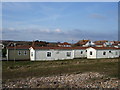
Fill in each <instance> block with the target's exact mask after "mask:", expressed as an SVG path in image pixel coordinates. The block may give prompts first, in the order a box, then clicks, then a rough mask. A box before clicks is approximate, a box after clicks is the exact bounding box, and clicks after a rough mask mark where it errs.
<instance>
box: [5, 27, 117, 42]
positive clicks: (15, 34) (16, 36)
mask: <svg viewBox="0 0 120 90" xmlns="http://www.w3.org/2000/svg"><path fill="white" fill-rule="evenodd" d="M117 37H118V36H117V32H116V33H113V32H109V33H102V32H98V31H96V32H95V31H94V32H93V31H90V30H80V29H74V30H68V31H61V32H55V31H53V30H40V29H28V30H24V29H23V30H22V29H21V30H17V29H15V30H13V31H10V30H9V29H5V30H3V39H13V40H36V39H39V40H45V41H68V42H71V41H72V40H74V41H78V40H80V39H90V40H105V39H106V40H116V39H117Z"/></svg>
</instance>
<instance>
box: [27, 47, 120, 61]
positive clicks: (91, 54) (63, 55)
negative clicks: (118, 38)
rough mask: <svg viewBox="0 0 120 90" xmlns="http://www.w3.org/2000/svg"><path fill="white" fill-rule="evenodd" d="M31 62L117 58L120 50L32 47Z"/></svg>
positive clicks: (113, 48)
mask: <svg viewBox="0 0 120 90" xmlns="http://www.w3.org/2000/svg"><path fill="white" fill-rule="evenodd" d="M29 49H30V60H31V61H41V60H64V59H74V58H87V59H97V58H117V57H119V56H120V48H115V47H30V48H29Z"/></svg>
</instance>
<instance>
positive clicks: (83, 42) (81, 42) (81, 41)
mask: <svg viewBox="0 0 120 90" xmlns="http://www.w3.org/2000/svg"><path fill="white" fill-rule="evenodd" d="M89 41H90V40H80V41H78V42H77V43H76V44H79V45H85V44H86V43H87V42H89Z"/></svg>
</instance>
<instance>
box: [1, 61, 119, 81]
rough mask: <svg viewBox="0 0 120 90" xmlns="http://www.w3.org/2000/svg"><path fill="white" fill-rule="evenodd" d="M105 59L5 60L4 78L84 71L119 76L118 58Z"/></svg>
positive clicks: (3, 64)
mask: <svg viewBox="0 0 120 90" xmlns="http://www.w3.org/2000/svg"><path fill="white" fill-rule="evenodd" d="M104 60H106V62H104ZM104 60H103V59H99V60H87V59H73V60H58V61H57V60H56V61H36V62H31V61H16V62H14V61H8V62H7V61H5V62H4V61H3V63H2V66H3V80H7V79H15V78H26V77H39V76H50V75H58V74H64V73H68V74H70V73H82V72H99V73H103V74H106V75H108V76H110V77H118V62H117V59H114V62H110V61H111V60H113V59H104Z"/></svg>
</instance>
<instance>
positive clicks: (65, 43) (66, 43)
mask: <svg viewBox="0 0 120 90" xmlns="http://www.w3.org/2000/svg"><path fill="white" fill-rule="evenodd" d="M59 45H71V44H70V43H68V42H64V43H60V44H59Z"/></svg>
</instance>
